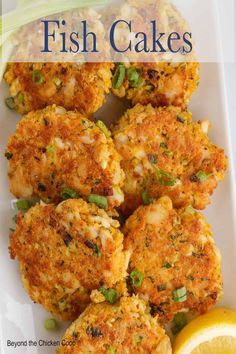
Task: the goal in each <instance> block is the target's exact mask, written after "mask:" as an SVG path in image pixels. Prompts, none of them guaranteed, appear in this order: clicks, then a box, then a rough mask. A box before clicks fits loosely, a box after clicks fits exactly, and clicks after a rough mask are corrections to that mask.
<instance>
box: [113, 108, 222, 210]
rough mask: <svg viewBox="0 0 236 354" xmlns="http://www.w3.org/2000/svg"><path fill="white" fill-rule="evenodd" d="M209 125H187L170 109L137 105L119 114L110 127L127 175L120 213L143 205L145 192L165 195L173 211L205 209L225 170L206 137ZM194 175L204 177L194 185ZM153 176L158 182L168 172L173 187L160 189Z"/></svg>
mask: <svg viewBox="0 0 236 354" xmlns="http://www.w3.org/2000/svg"><path fill="white" fill-rule="evenodd" d="M208 126H209V122H200V121H199V122H191V113H189V112H182V111H181V110H180V109H178V108H175V107H168V108H158V109H154V108H152V106H151V105H148V106H142V105H136V106H135V107H134V108H132V109H130V110H128V111H127V112H126V113H125V114H124V116H123V117H122V118H121V119H120V120H119V121H118V123H117V124H116V125H115V127H114V128H113V137H114V143H115V147H116V149H117V151H118V152H119V153H120V154H121V156H122V162H121V166H122V168H123V170H124V172H125V174H126V180H125V184H124V188H123V190H124V193H125V202H124V204H122V207H121V209H122V211H123V212H124V214H126V215H129V214H130V213H132V211H134V210H135V209H136V208H137V207H138V206H139V205H140V204H142V197H141V195H142V192H143V191H144V190H146V191H147V193H148V195H149V196H150V197H152V198H159V197H160V196H163V195H168V196H169V197H170V198H171V199H172V201H173V203H174V206H175V207H178V208H180V207H184V206H187V205H192V206H193V207H194V208H196V209H204V208H205V207H206V205H207V204H208V203H209V202H210V195H211V194H212V193H213V191H214V189H215V188H216V187H217V184H218V182H219V181H221V180H223V179H224V173H225V170H226V168H227V158H226V156H225V153H224V150H223V149H221V148H219V147H217V146H215V145H214V144H213V143H211V141H210V140H209V138H208V136H207V132H206V131H207V130H208ZM205 130H206V131H205ZM198 172H204V173H205V174H206V176H207V178H206V179H205V180H204V181H200V180H198V179H197V178H196V174H197V173H198ZM158 173H159V177H160V179H162V180H165V179H166V178H167V177H166V176H165V174H166V173H167V174H168V175H169V178H170V177H171V178H172V179H173V180H174V181H175V182H174V183H170V184H172V185H168V183H164V184H165V185H162V183H160V181H158ZM160 173H161V174H160ZM167 182H168V178H167Z"/></svg>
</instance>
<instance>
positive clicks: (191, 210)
mask: <svg viewBox="0 0 236 354" xmlns="http://www.w3.org/2000/svg"><path fill="white" fill-rule="evenodd" d="M185 211H186V212H187V213H188V214H191V215H194V214H195V210H194V208H193V207H192V206H191V205H189V206H187V207H186V209H185Z"/></svg>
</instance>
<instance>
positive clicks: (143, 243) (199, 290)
mask: <svg viewBox="0 0 236 354" xmlns="http://www.w3.org/2000/svg"><path fill="white" fill-rule="evenodd" d="M124 235H125V238H124V244H125V249H126V250H129V251H130V252H131V258H130V264H129V272H130V280H131V285H132V287H133V290H134V291H135V293H137V294H139V295H140V297H142V298H143V299H145V300H146V301H150V304H151V308H152V312H153V313H155V314H156V313H158V314H159V316H160V321H161V323H166V322H168V321H169V320H171V319H172V318H173V316H174V315H175V314H176V313H178V312H180V311H191V312H194V313H198V314H202V313H205V312H206V311H207V310H208V309H209V308H210V307H211V306H213V305H214V304H215V303H216V302H217V300H218V299H219V298H220V297H221V293H222V276H221V257H220V253H219V251H218V249H217V247H216V246H215V244H214V240H213V237H212V233H211V228H210V225H208V224H207V222H206V220H205V218H204V217H203V216H202V215H201V214H200V213H197V212H196V211H194V209H193V208H192V207H187V208H184V209H179V210H175V209H173V207H172V203H171V200H170V198H169V197H162V198H160V199H159V200H158V201H155V202H153V203H152V204H150V205H149V206H140V207H139V208H138V209H137V210H136V211H135V212H134V214H133V215H132V216H131V217H130V218H129V219H128V220H127V221H126V224H125V227H124Z"/></svg>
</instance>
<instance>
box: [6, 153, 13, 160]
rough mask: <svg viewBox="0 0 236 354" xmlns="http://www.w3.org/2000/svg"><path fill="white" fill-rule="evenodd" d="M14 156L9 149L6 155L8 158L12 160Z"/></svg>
mask: <svg viewBox="0 0 236 354" xmlns="http://www.w3.org/2000/svg"><path fill="white" fill-rule="evenodd" d="M12 156H13V154H12V153H11V152H9V151H6V152H5V157H6V158H7V160H11V158H12Z"/></svg>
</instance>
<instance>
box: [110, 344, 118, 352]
mask: <svg viewBox="0 0 236 354" xmlns="http://www.w3.org/2000/svg"><path fill="white" fill-rule="evenodd" d="M109 354H116V351H115V349H114V347H113V345H111V344H110V345H109Z"/></svg>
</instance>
